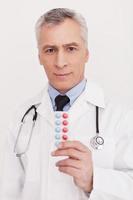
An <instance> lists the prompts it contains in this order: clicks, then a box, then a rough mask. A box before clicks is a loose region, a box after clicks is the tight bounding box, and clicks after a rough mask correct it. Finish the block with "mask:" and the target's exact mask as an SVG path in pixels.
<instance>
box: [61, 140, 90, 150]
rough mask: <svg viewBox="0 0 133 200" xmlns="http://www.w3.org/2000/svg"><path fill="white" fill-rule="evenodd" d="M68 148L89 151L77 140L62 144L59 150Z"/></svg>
mask: <svg viewBox="0 0 133 200" xmlns="http://www.w3.org/2000/svg"><path fill="white" fill-rule="evenodd" d="M67 148H74V149H76V150H78V151H81V152H86V151H88V150H89V149H88V147H87V146H85V145H84V144H82V143H81V142H79V141H76V140H75V141H65V142H61V143H60V144H59V146H58V149H67Z"/></svg>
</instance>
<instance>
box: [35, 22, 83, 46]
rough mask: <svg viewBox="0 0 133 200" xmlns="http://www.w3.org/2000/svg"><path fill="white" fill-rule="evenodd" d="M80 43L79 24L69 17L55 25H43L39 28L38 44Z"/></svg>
mask: <svg viewBox="0 0 133 200" xmlns="http://www.w3.org/2000/svg"><path fill="white" fill-rule="evenodd" d="M72 42H75V43H82V42H83V40H82V37H81V28H80V25H79V24H78V23H77V22H75V21H74V20H71V19H66V20H65V21H64V22H62V23H60V24H57V25H45V26H43V27H42V28H41V30H40V35H39V43H40V44H45V43H49V44H54V45H56V44H57V45H60V44H64V43H65V44H66V43H72Z"/></svg>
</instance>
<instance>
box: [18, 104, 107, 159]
mask: <svg viewBox="0 0 133 200" xmlns="http://www.w3.org/2000/svg"><path fill="white" fill-rule="evenodd" d="M32 110H34V114H33V118H32V121H33V123H32V127H31V130H30V134H29V139H28V142H27V145H26V148H25V150H24V151H22V152H17V144H18V142H19V138H20V135H21V132H22V128H23V125H24V123H25V117H26V116H27V115H28V114H29V113H30V111H32ZM37 116H38V114H37V105H32V106H31V107H30V108H29V109H28V110H27V111H26V112H25V114H24V116H23V117H22V119H21V124H20V127H19V130H18V134H17V138H16V141H15V145H14V153H15V154H16V157H21V156H22V155H24V154H25V153H26V152H27V151H28V148H29V146H30V142H31V139H32V133H33V129H34V127H35V123H36V120H37ZM90 145H91V147H92V148H93V149H95V150H100V149H102V147H103V145H104V139H103V137H102V136H100V133H99V107H98V106H96V135H95V136H94V137H92V138H91V139H90Z"/></svg>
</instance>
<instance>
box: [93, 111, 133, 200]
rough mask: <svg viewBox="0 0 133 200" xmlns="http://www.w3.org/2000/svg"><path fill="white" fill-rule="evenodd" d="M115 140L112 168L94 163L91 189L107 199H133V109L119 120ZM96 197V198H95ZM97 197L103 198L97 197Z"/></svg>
mask: <svg viewBox="0 0 133 200" xmlns="http://www.w3.org/2000/svg"><path fill="white" fill-rule="evenodd" d="M117 134H118V135H117V136H118V137H119V138H118V140H117V142H116V144H115V145H116V148H115V159H114V168H113V169H109V168H101V167H98V166H95V165H94V178H93V191H92V193H91V195H90V199H95V198H93V196H95V194H96V193H97V194H99V195H100V193H101V196H102V195H103V196H104V195H105V196H106V195H107V199H108V200H113V199H114V200H131V199H133V111H130V112H128V113H127V114H126V115H125V116H124V117H123V120H121V121H120V123H119V126H118V129H117ZM96 199H97V198H96ZM98 199H102V200H103V199H104V198H100V196H99V198H98Z"/></svg>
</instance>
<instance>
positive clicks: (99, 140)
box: [90, 135, 104, 150]
mask: <svg viewBox="0 0 133 200" xmlns="http://www.w3.org/2000/svg"><path fill="white" fill-rule="evenodd" d="M90 144H91V147H92V148H93V149H95V150H100V149H102V148H103V145H104V139H103V137H101V136H98V135H96V136H94V137H93V138H91V140H90Z"/></svg>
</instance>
